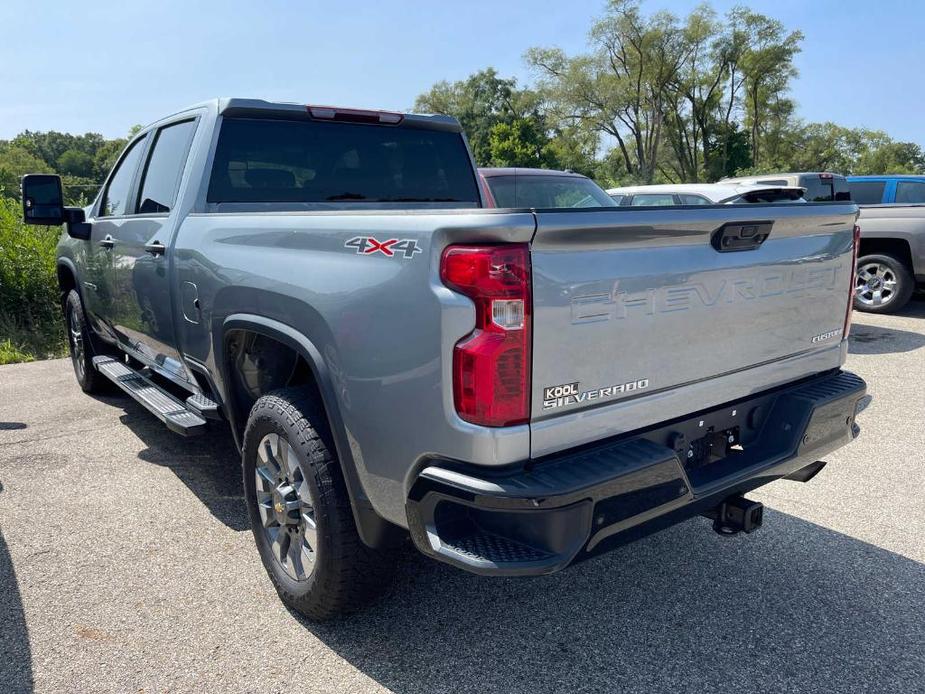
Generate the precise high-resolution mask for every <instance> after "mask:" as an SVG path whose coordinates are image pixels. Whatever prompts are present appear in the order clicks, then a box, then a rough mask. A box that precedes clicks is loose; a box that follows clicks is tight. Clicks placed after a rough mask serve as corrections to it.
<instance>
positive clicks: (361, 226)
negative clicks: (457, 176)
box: [174, 210, 535, 525]
mask: <svg viewBox="0 0 925 694" xmlns="http://www.w3.org/2000/svg"><path fill="white" fill-rule="evenodd" d="M534 228H535V224H534V218H533V215H532V214H530V213H505V212H496V211H490V210H476V211H472V212H460V211H454V212H447V213H444V212H433V211H415V212H409V211H403V212H396V213H381V212H379V213H374V212H370V213H363V212H357V213H349V212H343V211H340V212H334V213H326V212H316V213H312V212H306V213H251V214H247V213H241V214H224V213H211V214H209V213H205V214H193V215H190V216H189V217H188V218H187V219H186V220H185V221H184V223H183V226H182V228H181V230H180V233H179V234H178V236H177V240H176V245H175V255H174V258H175V263H176V271H177V279H178V282H180V283H181V284H182V283H192V284H194V285H195V287H196V291H197V292H198V297H199V301H200V306H201V312H202V315H201V319H200V321H199V323H191V322H190V321H189V320H185V319H181V322H182V324H183V326H182V328H181V343H182V348H183V351H184V353H185V355H186V356H188V357H191V358H193V359H195V360H197V361H200V362H202V363H204V364H206V365H207V367H208V368H209V369H210V371H212V373H218V369H217V367H218V366H219V362H220V360H221V358H222V357H221V354H220V352H221V349H222V335H223V332H224V324H225V321H226V319H227V318H228V317H229V316H230V315H233V314H234V315H240V314H253V315H256V316H261V317H265V318H269V319H272V320H275V321H278V322H280V323H283V324H285V325H286V326H289V327H291V328H292V329H294V330H295V331H297V332H298V333H300V334H302V335H304V336H305V337H306V338H307V339H308V340H309V341H310V342H311V343H312V344H313V345H314V347H315V349H316V350H317V352H318V353H320V355H321V358H322V359H323V361H324V366H325V369H326V371H328V372H329V373H330V375H331V381H332V384H331V385H332V390H333V392H334V399H335V402H333V403H326V405H327V406H328V407H329V409H333V419H334V420H335V421H336V422H338V423H339V426H340V427H341V432H340V433H341V435H342V440H343V441H344V443H345V445H344V450H340V453H341V455H342V456H346V457H348V458H349V459H348V460H345V461H344V463H345V464H348V465H354V466H355V469H356V470H357V472H358V476H359V478H360V480H361V482H362V485H363V488H364V490H365V492H366V494H367V495H368V497H369V500H370V501H371V502H372V505H373V507H374V508H375V509H376V511H377V512H378V513H379V514H380V515H382V516H384V517H385V518H387V519H389V520H391V521H393V522H395V523H398V524H400V525H405V524H406V520H405V510H404V499H405V496H406V491H407V490H406V482H407V481H408V479H409V478H410V475H411V474H412V471H414V470H415V466H416V464H417V463H418V462H419V461H420V460H421V459H422V457H423V456H425V455H433V456H445V457H449V458H455V459H460V460H468V461H472V462H478V463H482V464H488V465H491V464H505V463H510V462H514V461H518V460H524V459H526V458H528V457H529V454H530V447H529V427H528V426H526V425H524V426H520V427H510V428H507V429H488V428H485V427H478V426H474V425H471V424H468V423H467V422H464V421H462V420H460V419H459V418H458V417H457V416H456V413H455V407H454V405H453V401H452V387H448V384H450V383H451V382H452V377H451V372H450V369H451V355H452V348H453V345H454V344H455V343H456V341H457V340H459V339H460V338H461V337H462V336H464V335H466V334H467V333H468V332H470V331H471V329H472V327H473V325H474V320H475V312H474V309H473V306H472V303H471V301H469V300H468V299H466V298H465V297H462V296H460V295H458V294H455V293H453V292H451V291H449V290H448V289H446V288H445V287H443V286H442V284H441V283H440V279H439V259H440V255H441V252H442V250H443V248H444V247H445V246H446V245H447V244H449V243H452V242H458V241H466V242H482V241H485V242H505V241H508V242H510V241H520V242H526V241H529V239H530V237H531V236H532V234H533V231H534ZM358 236H372V237H375V238H377V239H378V240H379V241H384V240H387V239H392V238H396V239H401V240H409V241H413V242H414V243H415V244H416V246H417V247H418V248H419V249H420V252H417V253H414V254H413V256H412V257H410V258H405V257H401V256H400V255H399V254H397V253H396V254H394V255H392V256H387V255H385V254H384V253H382V252H372V253H357V249H356V248H355V247H353V246H350V245H348V242H349V241H350V240H351V239H353V238H355V237H358ZM177 311H178V315H180V316H182V307H180V306H178V307H177ZM222 395H223V396H224V395H225V393H223V394H222ZM329 413H330V412H329ZM335 433H337V432H335Z"/></svg>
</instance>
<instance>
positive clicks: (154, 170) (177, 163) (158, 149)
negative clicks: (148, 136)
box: [138, 120, 196, 214]
mask: <svg viewBox="0 0 925 694" xmlns="http://www.w3.org/2000/svg"><path fill="white" fill-rule="evenodd" d="M195 132H196V121H195V120H187V121H183V122H181V123H174V124H172V125H168V126H166V127H164V128H161V129H160V130H158V131H157V135H156V139H155V140H154V147H153V148H152V151H151V156H150V157H148V165H147V167H146V168H145V173H144V177H143V179H142V184H141V194H140V195H139V197H138V212H139V213H140V214H151V213H166V212H170V210H171V209H172V208H173V205H174V202H175V201H176V199H177V191H178V190H179V188H180V177H181V176H182V175H183V167H184V166H185V164H186V157H187V155H188V154H189V148H190V143H191V142H192V141H193V133H195Z"/></svg>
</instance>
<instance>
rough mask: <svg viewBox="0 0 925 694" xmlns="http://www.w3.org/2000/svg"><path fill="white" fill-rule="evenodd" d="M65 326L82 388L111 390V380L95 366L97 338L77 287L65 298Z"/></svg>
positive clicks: (90, 391) (86, 390)
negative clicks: (88, 320) (94, 335)
mask: <svg viewBox="0 0 925 694" xmlns="http://www.w3.org/2000/svg"><path fill="white" fill-rule="evenodd" d="M64 327H65V329H66V330H67V346H68V352H70V355H71V364H72V365H73V367H74V376H76V377H77V383H78V384H79V385H80V388H81V390H83V392H85V393H91V394H95V393H106V392H109V390H110V389H109V380H108V379H107V378H106V377H105V376H103V374H101V373H100V372H99V371H97V370H96V369H94V368H93V356H94V355H95V354H96V353H97V351H96V347H97V345H96V340H95V339H94V337H93V329H92V328H91V327H90V325H89V323H87V316H86V314H85V313H84V308H83V302H81V300H80V294H78V293H77V290H76V289H72V290H71V291H69V292H68V294H67V298H65V300H64Z"/></svg>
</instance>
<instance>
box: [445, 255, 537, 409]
mask: <svg viewBox="0 0 925 694" xmlns="http://www.w3.org/2000/svg"><path fill="white" fill-rule="evenodd" d="M440 278H441V279H442V280H443V283H444V284H446V286H448V287H449V288H451V289H454V290H456V291H458V292H459V293H461V294H465V295H466V296H467V297H469V298H470V299H472V301H473V303H474V304H475V329H474V330H473V331H472V332H471V333H469V334H468V335H467V336H466V337H464V338H463V339H462V340H460V341H459V342H457V343H456V347H455V348H454V349H453V398H454V401H455V403H456V412H457V413H458V414H459V416H460V417H461V418H462V419H465V420H466V421H468V422H472V423H473V424H481V425H484V426H490V427H503V426H511V425H514V424H523V423H524V422H527V421H528V420H529V419H530V366H531V362H530V344H531V325H530V301H531V299H530V251H529V249H528V247H527V245H526V244H505V245H499V246H449V247H448V248H447V249H446V250H445V251H444V252H443V257H442V258H441V261H440Z"/></svg>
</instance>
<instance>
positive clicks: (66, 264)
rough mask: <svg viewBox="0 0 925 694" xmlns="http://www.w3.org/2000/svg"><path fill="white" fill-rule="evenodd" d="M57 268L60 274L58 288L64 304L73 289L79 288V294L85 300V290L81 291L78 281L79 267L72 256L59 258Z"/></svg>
mask: <svg viewBox="0 0 925 694" xmlns="http://www.w3.org/2000/svg"><path fill="white" fill-rule="evenodd" d="M55 270H56V272H57V275H58V289H59V290H60V293H61V296H60V301H61V303H62V305H63V304H64V301H65V300H66V299H67V295H68V292H70V291H71V290H72V289H75V290H77V294H78V295H80V299H81V301H83V292H81V291H80V285H79V284H78V282H77V267H76V266H75V265H74V263H73V261H71V259H70V258H58V260H57V263H56V264H55Z"/></svg>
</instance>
